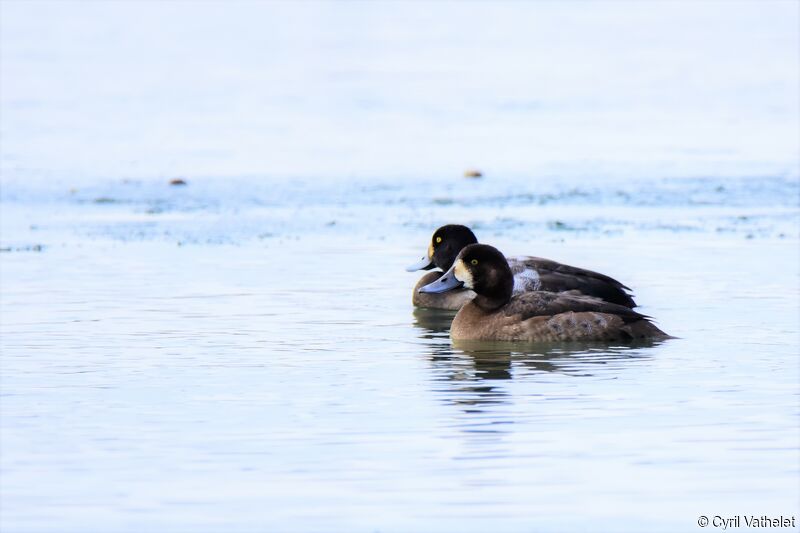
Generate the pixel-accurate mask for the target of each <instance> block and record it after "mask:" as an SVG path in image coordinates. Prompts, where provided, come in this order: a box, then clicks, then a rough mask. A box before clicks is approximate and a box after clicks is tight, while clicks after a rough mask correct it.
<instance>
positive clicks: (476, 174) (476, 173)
mask: <svg viewBox="0 0 800 533" xmlns="http://www.w3.org/2000/svg"><path fill="white" fill-rule="evenodd" d="M464 177H465V178H482V177H483V172H481V171H480V170H478V169H475V168H468V169H467V170H465V171H464Z"/></svg>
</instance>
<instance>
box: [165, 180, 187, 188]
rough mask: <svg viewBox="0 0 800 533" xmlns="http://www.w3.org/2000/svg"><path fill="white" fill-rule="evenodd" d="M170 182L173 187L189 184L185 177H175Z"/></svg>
mask: <svg viewBox="0 0 800 533" xmlns="http://www.w3.org/2000/svg"><path fill="white" fill-rule="evenodd" d="M169 184H170V185H172V186H173V187H181V186H184V185H188V183H187V182H186V180H185V179H183V178H175V179H172V180H169Z"/></svg>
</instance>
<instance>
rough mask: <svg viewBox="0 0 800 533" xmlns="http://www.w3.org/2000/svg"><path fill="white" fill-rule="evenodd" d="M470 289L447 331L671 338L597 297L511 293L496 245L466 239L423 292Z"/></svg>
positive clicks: (547, 337)
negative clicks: (445, 266)
mask: <svg viewBox="0 0 800 533" xmlns="http://www.w3.org/2000/svg"><path fill="white" fill-rule="evenodd" d="M463 289H469V290H471V291H473V292H474V293H475V297H474V298H473V299H472V300H470V301H469V302H467V303H466V304H464V305H463V306H462V307H461V309H459V311H458V313H456V315H455V317H454V318H453V322H452V324H451V326H450V337H451V338H452V339H453V340H475V341H515V342H516V341H523V342H562V341H628V340H661V339H667V338H670V336H669V335H667V334H666V333H664V332H663V331H661V330H660V329H659V328H658V327H657V326H656V325H655V324H653V323H652V322H651V317H648V316H646V315H643V314H641V313H638V312H636V311H634V310H633V309H631V308H630V307H627V306H624V305H619V304H615V303H612V302H608V301H606V300H602V299H600V298H596V297H592V296H586V295H580V294H572V293H567V292H552V291H541V290H539V291H530V292H523V293H518V294H514V274H513V272H512V269H511V267H510V266H509V262H508V260H506V258H505V256H504V255H503V254H502V253H501V252H500V251H499V250H497V249H496V248H494V247H492V246H489V245H486V244H470V245H468V246H466V247H465V248H464V249H462V250H461V251H460V252H459V253H458V255H457V256H456V259H455V261H454V262H453V265H452V266H451V267H450V268H449V269H448V270H447V272H445V273H444V274H443V275H442V276H440V277H439V278H438V279H437V280H436V281H434V282H432V283H430V284H428V285H425V286H423V287H420V288H419V292H420V293H422V294H442V293H446V292H448V291H453V290H463Z"/></svg>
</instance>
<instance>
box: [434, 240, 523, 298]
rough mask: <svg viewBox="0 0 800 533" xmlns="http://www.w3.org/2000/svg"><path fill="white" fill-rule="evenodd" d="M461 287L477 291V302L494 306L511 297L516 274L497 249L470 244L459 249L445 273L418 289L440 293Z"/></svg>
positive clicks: (484, 245)
mask: <svg viewBox="0 0 800 533" xmlns="http://www.w3.org/2000/svg"><path fill="white" fill-rule="evenodd" d="M461 287H465V288H467V289H472V290H473V291H475V293H476V294H477V296H476V297H475V300H474V301H475V303H477V304H478V305H479V306H480V307H483V308H486V309H495V308H497V307H500V306H501V305H503V304H505V303H506V302H508V301H509V300H510V299H511V293H512V291H513V290H514V276H513V274H512V273H511V268H510V267H509V266H508V261H507V260H506V258H505V256H504V255H503V254H502V253H500V251H499V250H497V248H493V247H492V246H488V245H486V244H470V245H469V246H467V247H465V248H464V249H463V250H461V252H459V254H458V255H457V256H456V259H455V261H454V262H453V265H452V266H451V267H450V268H449V269H448V270H447V272H445V273H444V275H442V276H441V277H440V278H439V279H437V280H436V281H434V282H433V283H429V284H428V285H425V286H424V287H420V289H419V292H427V293H440V292H446V291H450V290H453V289H457V288H461Z"/></svg>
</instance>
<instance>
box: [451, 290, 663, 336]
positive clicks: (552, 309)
mask: <svg viewBox="0 0 800 533" xmlns="http://www.w3.org/2000/svg"><path fill="white" fill-rule="evenodd" d="M450 335H451V337H452V338H454V339H459V340H496V341H533V342H539V341H612V340H630V339H658V338H667V337H668V335H667V334H666V333H664V332H663V331H661V330H660V329H658V328H657V327H656V326H654V325H653V324H652V323H651V322H650V321H649V320H648V319H647V317H645V316H644V315H641V314H639V313H637V312H635V311H633V310H631V309H629V308H627V307H624V306H621V305H615V304H611V303H608V302H604V301H602V300H599V299H597V298H591V297H586V296H573V295H568V294H556V293H549V292H530V293H525V294H521V295H519V296H515V297H514V298H512V299H511V301H509V302H508V304H507V305H504V306H502V307H500V308H498V309H496V310H486V309H482V308H481V307H479V306H478V305H477V304H476V303H475V302H470V303H468V304H467V305H465V306H464V307H462V308H461V310H460V311H459V312H458V314H457V315H456V317H455V319H453V324H452V326H451V328H450Z"/></svg>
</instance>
